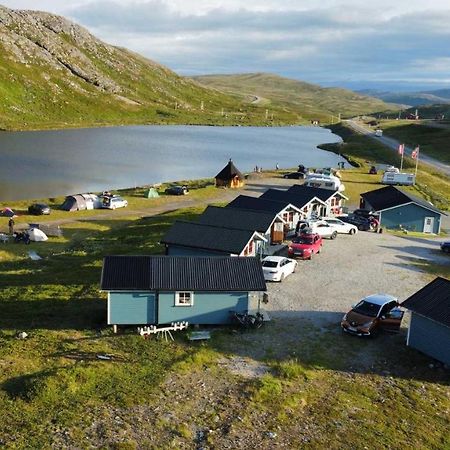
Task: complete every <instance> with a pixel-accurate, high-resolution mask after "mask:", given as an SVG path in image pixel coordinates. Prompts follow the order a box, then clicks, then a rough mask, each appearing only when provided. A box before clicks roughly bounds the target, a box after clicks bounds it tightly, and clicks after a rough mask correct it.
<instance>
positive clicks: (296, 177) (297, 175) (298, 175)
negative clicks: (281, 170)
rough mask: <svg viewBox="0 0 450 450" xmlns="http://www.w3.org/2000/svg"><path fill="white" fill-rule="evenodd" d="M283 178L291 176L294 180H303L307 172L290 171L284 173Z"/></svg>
mask: <svg viewBox="0 0 450 450" xmlns="http://www.w3.org/2000/svg"><path fill="white" fill-rule="evenodd" d="M283 178H289V179H292V180H303V178H305V174H304V173H303V172H290V173H285V174H284V175H283Z"/></svg>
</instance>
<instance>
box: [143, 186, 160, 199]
mask: <svg viewBox="0 0 450 450" xmlns="http://www.w3.org/2000/svg"><path fill="white" fill-rule="evenodd" d="M144 197H145V198H156V197H159V194H158V191H157V190H156V189H155V188H149V189H147V190H146V191H145V192H144Z"/></svg>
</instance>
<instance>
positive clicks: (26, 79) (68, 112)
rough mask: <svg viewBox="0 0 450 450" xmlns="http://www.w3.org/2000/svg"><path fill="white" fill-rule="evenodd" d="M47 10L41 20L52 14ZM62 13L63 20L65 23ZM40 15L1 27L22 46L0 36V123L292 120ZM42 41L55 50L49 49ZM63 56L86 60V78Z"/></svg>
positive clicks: (55, 124) (34, 125) (36, 125)
mask: <svg viewBox="0 0 450 450" xmlns="http://www.w3.org/2000/svg"><path fill="white" fill-rule="evenodd" d="M50 17H51V19H46V20H47V21H48V20H59V19H58V18H57V17H56V18H53V19H52V17H53V16H50ZM17 20H19V19H17ZM20 20H23V19H20ZM39 20H41V19H39ZM61 20H62V21H63V22H62V23H63V24H64V26H66V27H70V26H71V25H70V24H69V25H67V22H65V21H64V19H61ZM41 22H42V23H41ZM41 22H39V23H40V28H36V27H35V26H34V25H33V23H32V22H31V23H30V21H27V20H24V21H23V22H20V24H19V25H18V24H16V23H12V24H9V25H7V26H3V27H0V35H1V34H2V33H3V36H5V39H10V40H11V41H13V42H20V43H21V44H20V48H21V49H22V50H21V51H23V52H24V54H26V55H25V56H22V58H24V60H22V61H21V60H20V58H19V57H18V56H17V55H16V54H15V53H14V51H13V50H12V49H13V47H12V44H6V43H5V42H3V41H2V40H0V129H2V128H4V129H32V128H61V127H68V126H100V125H110V124H131V123H169V124H171V123H194V124H196V123H201V124H221V125H227V124H243V125H248V124H283V123H293V122H295V121H296V120H297V116H296V115H295V114H292V113H289V112H287V111H283V110H279V111H277V113H276V115H275V117H274V120H273V121H271V120H265V111H264V110H263V109H261V108H259V107H257V106H255V105H249V104H248V103H246V102H242V101H241V100H240V99H236V98H234V97H231V96H229V95H226V94H223V93H220V92H218V91H216V90H211V89H207V88H205V87H202V86H199V85H198V84H197V83H195V82H193V81H192V80H189V79H185V78H182V77H180V76H178V75H177V74H175V73H174V72H172V71H170V70H169V69H167V68H165V67H163V66H161V65H159V64H156V63H154V62H153V61H150V60H147V59H145V58H143V57H141V56H139V55H137V54H134V53H132V52H129V51H127V50H125V49H121V48H117V47H112V46H109V45H107V44H104V43H103V42H101V41H99V40H97V39H95V37H93V36H91V35H88V33H87V32H86V31H85V30H84V29H81V28H79V27H78V28H77V26H75V29H76V30H81V32H79V33H80V34H82V35H83V36H85V35H87V36H88V37H87V38H83V39H78V40H77V39H75V38H73V37H72V36H71V35H69V34H68V33H67V32H66V31H65V29H64V28H63V30H62V31H59V32H58V33H56V32H54V30H53V29H52V30H49V29H48V28H47V25H45V23H46V22H45V20H41ZM53 28H54V27H53ZM36 30H38V31H42V30H43V31H42V36H43V37H42V36H41V37H39V36H40V35H39V36H38V37H36V33H37V32H36ZM48 41H50V42H51V44H52V45H51V46H49V45H48V44H47V43H48ZM86 41H87V43H86ZM35 42H36V44H35ZM42 45H47V47H48V48H51V49H52V51H54V54H53V55H51V56H49V54H48V52H45V51H43V50H42V49H41V46H42ZM24 49H25V50H24ZM54 49H56V50H54ZM27 52H28V54H27ZM19 53H20V52H19ZM72 55H75V56H72ZM62 58H64V59H65V60H66V61H68V62H69V63H70V64H72V65H73V66H74V67H76V66H81V67H84V66H89V68H90V69H89V70H91V72H92V73H94V75H93V76H92V79H91V80H85V79H83V77H81V76H77V75H75V74H74V73H72V72H71V71H69V70H67V69H66V68H64V66H63V65H62V64H60V63H58V62H57V61H58V59H62ZM97 78H100V79H107V80H109V81H108V83H109V82H112V84H114V85H115V86H116V87H117V88H116V89H115V90H114V89H110V90H108V89H103V88H99V87H98V86H96V85H95V84H96V81H95V80H96V79H97ZM116 92H117V94H119V95H120V96H119V95H116ZM202 101H203V110H202V109H201V102H202ZM222 109H223V110H224V114H222Z"/></svg>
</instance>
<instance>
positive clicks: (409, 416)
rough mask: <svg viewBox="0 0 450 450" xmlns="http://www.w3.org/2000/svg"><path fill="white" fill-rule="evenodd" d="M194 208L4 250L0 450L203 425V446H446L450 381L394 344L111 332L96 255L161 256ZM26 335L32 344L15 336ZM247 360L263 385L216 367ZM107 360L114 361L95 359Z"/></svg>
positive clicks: (120, 440) (177, 443) (98, 443)
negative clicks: (259, 367) (162, 337)
mask: <svg viewBox="0 0 450 450" xmlns="http://www.w3.org/2000/svg"><path fill="white" fill-rule="evenodd" d="M192 194H193V195H194V196H197V197H198V198H207V197H208V196H210V195H211V191H210V188H209V187H207V188H203V189H199V190H198V191H193V192H192ZM138 200H139V199H136V201H138ZM161 200H162V199H160V200H159V201H161ZM153 201H154V200H147V202H153ZM135 206H138V204H136V205H135ZM201 210H202V208H195V209H192V208H191V209H185V210H178V211H173V212H170V213H165V214H162V215H160V216H156V217H154V218H148V219H138V218H137V217H126V218H125V217H117V216H115V214H114V212H111V214H109V218H107V219H105V218H103V219H98V220H95V221H94V220H92V221H86V222H80V223H72V224H68V225H66V226H65V237H64V238H62V239H56V238H52V239H51V240H50V242H48V243H47V244H44V245H42V244H41V245H39V244H38V243H35V244H31V246H30V248H31V249H35V250H36V251H38V253H39V254H41V255H42V256H44V259H43V260H42V261H40V262H33V261H31V260H29V259H27V258H26V256H25V252H26V251H28V250H29V248H28V247H25V246H23V245H9V244H8V245H5V246H4V247H2V248H0V285H1V286H3V288H2V289H1V290H0V307H1V310H2V314H1V315H0V366H1V370H0V423H1V424H2V425H1V427H0V439H1V441H2V443H4V444H5V445H6V446H7V447H11V448H25V447H27V448H47V447H50V446H51V445H52V443H55V442H56V446H57V447H66V448H69V447H78V446H80V445H82V446H89V445H90V444H92V445H93V446H94V447H102V448H137V447H140V446H143V447H144V448H146V447H148V448H167V447H169V446H172V447H174V448H189V447H190V446H193V445H194V441H195V440H196V439H197V436H198V435H197V430H204V429H211V430H213V432H212V433H208V434H207V436H206V438H205V439H206V442H204V445H206V444H210V445H211V446H216V447H217V448H223V447H224V444H227V443H231V447H236V445H237V443H238V442H242V439H246V442H248V443H252V446H253V445H254V444H257V445H259V446H261V447H262V448H264V447H265V446H268V445H269V446H272V448H273V442H272V441H270V438H268V437H267V435H266V431H274V432H275V433H276V434H277V437H276V441H275V443H276V444H277V445H278V444H281V443H283V444H284V446H285V447H286V446H287V447H290V448H294V447H295V448H298V447H300V446H302V445H305V444H308V445H309V447H310V448H324V447H328V448H330V449H338V448H342V447H344V446H346V445H348V439H350V437H351V442H352V444H351V445H352V446H353V447H354V448H364V446H366V445H367V442H377V446H378V447H379V448H386V447H389V448H394V449H395V448H398V449H400V448H405V446H409V447H412V448H445V446H448V445H450V441H449V436H448V433H447V430H448V427H449V425H450V423H449V417H448V414H446V411H448V409H449V408H450V403H449V402H450V399H449V395H448V393H449V386H448V380H447V381H445V373H443V372H442V371H441V370H431V369H429V368H428V365H427V364H428V359H427V358H426V357H424V356H421V355H420V354H418V353H416V352H414V351H411V350H410V349H407V348H406V347H405V346H404V339H403V338H402V337H398V338H392V337H385V338H381V339H380V340H374V341H361V340H358V339H352V338H349V337H348V336H343V335H340V334H339V333H338V332H337V330H336V329H335V327H330V328H327V329H319V328H316V327H315V326H313V325H312V324H311V323H310V322H309V321H303V322H301V323H300V324H299V323H298V322H295V323H294V322H293V323H291V324H285V323H282V322H279V323H277V322H275V323H273V324H270V325H269V326H268V327H267V328H266V329H265V330H260V331H259V332H258V333H256V334H253V333H249V334H247V335H242V334H239V333H237V334H236V333H232V332H229V331H223V332H221V333H219V334H217V335H215V337H214V338H213V340H212V341H211V342H208V343H204V344H201V345H191V344H188V343H186V342H185V341H184V340H183V339H182V336H181V335H177V336H176V342H174V343H165V342H163V341H155V340H143V339H142V338H140V337H139V336H136V335H135V334H124V335H117V336H114V335H112V334H111V331H110V330H109V329H108V328H105V323H104V321H105V295H104V294H101V293H99V291H98V282H99V277H100V270H101V262H102V257H103V256H104V255H106V254H152V253H159V252H161V251H162V248H161V246H160V245H159V244H158V242H159V240H160V237H161V235H162V233H164V232H165V230H167V229H168V227H169V226H170V224H171V223H172V222H173V220H175V219H185V220H190V219H193V218H195V217H196V215H198V214H199V213H200V212H201ZM21 330H25V331H27V332H28V333H29V334H30V337H29V338H28V339H26V340H24V341H21V340H18V339H16V338H15V337H14V336H15V333H16V332H17V331H21ZM279 336H285V337H284V338H283V343H282V345H280V342H279V339H280V337H279ZM387 345H389V352H386V351H385V348H386V346H387ZM254 351H256V353H257V354H259V356H257V357H256V359H257V360H259V361H261V362H264V363H265V364H266V365H268V366H269V368H271V373H270V374H268V375H266V376H264V377H263V378H262V379H260V380H246V379H242V378H240V377H236V376H233V375H231V374H230V373H229V372H227V371H226V370H224V369H223V368H222V365H221V364H219V363H218V362H219V361H220V360H221V359H223V358H224V357H227V356H233V355H239V356H246V355H248V356H250V355H251V354H252V353H253V352H254ZM105 353H108V354H113V355H114V360H113V361H100V360H98V359H97V355H98V354H105ZM369 355H370V356H369ZM367 358H370V360H371V361H372V362H371V364H370V365H369V366H365V365H364V363H363V362H364V361H366V360H367ZM183 389H184V390H183ZM220 389H222V391H221V392H220ZM186 390H188V391H189V392H187V393H186V392H184V391H186ZM201 399H204V400H203V401H204V404H198V403H196V402H198V401H200V400H201ZM425 417H426V420H425ZM249 445H250V444H249Z"/></svg>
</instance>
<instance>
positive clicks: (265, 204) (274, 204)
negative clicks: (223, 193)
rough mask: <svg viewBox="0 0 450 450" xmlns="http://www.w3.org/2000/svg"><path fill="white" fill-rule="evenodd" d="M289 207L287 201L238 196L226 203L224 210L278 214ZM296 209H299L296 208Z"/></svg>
mask: <svg viewBox="0 0 450 450" xmlns="http://www.w3.org/2000/svg"><path fill="white" fill-rule="evenodd" d="M290 205H291V204H290V202H288V201H274V200H267V199H265V198H261V197H259V198H258V197H250V196H248V195H239V196H238V197H236V198H235V199H234V200H233V201H232V202H230V203H228V205H227V206H226V208H239V209H251V210H254V211H267V212H271V213H274V214H278V213H280V212H281V211H283V209H285V208H286V207H288V206H290ZM292 206H293V205H292ZM296 209H300V208H298V207H296Z"/></svg>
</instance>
